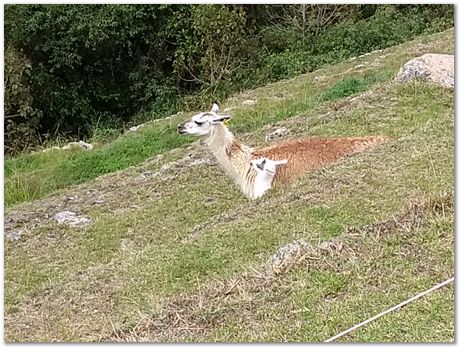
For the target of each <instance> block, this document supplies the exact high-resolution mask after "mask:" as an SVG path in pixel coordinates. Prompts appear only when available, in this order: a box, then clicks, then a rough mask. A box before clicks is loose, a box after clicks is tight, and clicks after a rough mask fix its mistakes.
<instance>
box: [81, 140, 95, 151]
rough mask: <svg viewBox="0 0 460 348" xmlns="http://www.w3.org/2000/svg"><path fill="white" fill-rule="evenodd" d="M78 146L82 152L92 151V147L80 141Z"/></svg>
mask: <svg viewBox="0 0 460 348" xmlns="http://www.w3.org/2000/svg"><path fill="white" fill-rule="evenodd" d="M78 145H80V147H81V148H82V149H84V150H92V149H93V145H91V144H90V143H85V142H84V141H82V140H80V141H79V142H78Z"/></svg>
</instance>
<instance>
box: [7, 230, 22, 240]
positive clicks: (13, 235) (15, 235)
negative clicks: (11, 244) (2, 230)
mask: <svg viewBox="0 0 460 348" xmlns="http://www.w3.org/2000/svg"><path fill="white" fill-rule="evenodd" d="M22 235H23V232H22V231H21V230H11V231H8V232H6V234H5V236H6V238H8V239H9V240H13V241H14V240H19V239H21V237H22Z"/></svg>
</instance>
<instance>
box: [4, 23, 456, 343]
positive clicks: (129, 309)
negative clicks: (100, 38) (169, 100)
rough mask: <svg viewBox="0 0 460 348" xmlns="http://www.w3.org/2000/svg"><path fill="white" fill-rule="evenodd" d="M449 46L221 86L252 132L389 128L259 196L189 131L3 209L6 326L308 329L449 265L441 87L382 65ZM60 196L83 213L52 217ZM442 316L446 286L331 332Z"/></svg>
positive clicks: (429, 281) (210, 334)
mask: <svg viewBox="0 0 460 348" xmlns="http://www.w3.org/2000/svg"><path fill="white" fill-rule="evenodd" d="M452 51H453V31H452V30H450V31H447V32H444V33H441V34H436V35H432V36H429V37H426V38H419V39H418V40H415V41H413V42H409V43H406V44H404V45H400V46H397V47H392V48H389V49H387V50H384V51H382V52H374V53H372V54H369V55H366V56H363V57H360V58H357V59H355V60H352V61H348V62H344V63H341V64H338V65H335V66H330V67H327V68H325V69H321V70H319V71H316V72H314V73H312V74H308V75H303V76H299V77H297V78H295V79H293V80H288V81H283V82H280V83H277V84H273V85H270V86H266V87H264V88H260V89H257V90H254V91H248V92H247V93H244V94H242V95H240V96H236V97H235V98H233V99H231V100H228V101H227V102H226V103H225V105H222V109H224V108H230V107H234V109H232V110H231V111H229V112H231V113H232V115H234V119H233V120H232V122H233V123H232V124H231V125H230V126H231V127H232V130H234V131H235V132H236V133H237V134H238V135H239V136H241V137H242V139H243V140H244V141H246V142H248V143H250V144H251V145H254V146H259V145H263V144H264V143H265V135H266V133H268V132H269V131H270V130H272V128H276V127H282V126H283V127H286V128H287V129H288V130H289V131H290V135H288V137H293V138H294V137H299V136H363V135H371V134H382V135H386V136H389V137H391V139H392V140H391V141H389V142H387V143H385V144H383V145H382V146H380V147H378V148H376V149H375V150H373V151H366V152H363V153H361V154H359V155H356V156H351V157H346V158H344V159H343V160H340V161H339V162H337V163H336V164H335V165H333V166H331V167H328V168H323V169H320V170H317V171H315V172H312V173H311V174H310V175H308V176H306V177H305V178H302V179H299V180H298V181H296V182H294V183H293V184H292V185H289V186H286V187H283V188H279V189H276V190H273V191H272V192H270V193H269V194H268V195H267V196H264V198H263V199H262V200H259V201H256V202H250V201H248V200H246V199H245V198H244V197H243V196H242V195H241V194H240V192H239V191H238V190H237V189H236V188H235V187H234V186H233V184H232V183H231V181H230V180H229V179H228V178H227V177H226V176H225V175H224V174H223V172H222V171H221V170H220V169H219V168H218V167H217V166H216V165H215V162H214V160H213V159H212V158H210V156H209V154H208V153H207V151H206V149H205V148H204V147H202V145H201V144H200V143H199V142H194V143H192V144H190V145H187V146H183V147H179V148H177V149H174V150H172V151H167V152H163V153H161V154H158V155H157V156H155V157H152V158H150V159H149V160H147V161H145V162H143V163H141V164H139V165H136V166H134V167H130V168H128V169H126V170H123V171H119V172H115V173H111V174H107V175H105V176H100V177H98V178H97V179H95V180H91V181H88V182H86V183H84V184H80V185H77V186H70V187H66V188H63V189H60V190H58V191H56V192H55V193H54V194H53V195H51V196H47V197H45V198H43V199H40V200H35V201H31V202H27V203H22V204H18V205H15V206H13V207H11V208H9V209H7V211H6V215H5V232H6V234H8V233H9V234H10V237H7V238H5V249H4V251H5V285H4V289H5V337H6V340H7V341H48V340H59V341H97V340H127V341H131V340H142V341H145V340H146V341H151V340H169V341H176V340H181V341H182V340H184V341H204V340H212V341H215V340H217V341H228V340H230V341H284V340H289V341H321V340H324V339H327V338H328V337H330V336H332V335H334V334H336V333H337V332H339V331H341V330H343V329H345V328H347V327H349V326H352V325H353V324H355V323H357V322H359V321H361V320H364V319H366V318H368V317H370V316H372V315H374V314H376V313H377V312H379V311H381V310H383V309H386V308H388V307H390V306H391V305H393V304H395V303H397V302H399V301H402V300H404V299H406V298H407V297H409V296H411V295H413V294H415V293H417V292H419V291H422V290H424V289H426V288H428V287H430V286H431V285H433V284H435V283H436V282H438V281H442V280H444V279H446V278H448V277H450V276H452V275H453V260H454V259H453V241H454V230H453V221H454V220H453V216H454V214H453V188H454V177H453V169H454V131H453V122H454V118H453V112H454V109H453V105H454V104H453V93H452V91H449V90H446V89H443V88H441V87H437V86H434V85H429V84H426V83H421V82H413V83H409V84H407V85H399V84H395V83H393V82H392V81H391V79H392V77H393V76H394V74H395V73H396V72H397V71H398V69H399V67H401V66H402V65H403V64H404V63H405V61H407V60H408V59H409V58H412V57H415V56H418V55H420V54H422V53H425V52H443V53H451V52H452ZM356 81H357V82H356ZM350 86H352V87H350ZM360 92H364V93H361V94H358V93H360ZM344 96H345V97H344ZM247 99H251V100H257V104H256V105H254V106H243V105H242V101H244V100H247ZM185 116H186V115H178V116H175V117H174V118H172V119H170V120H167V121H163V122H165V124H166V122H170V123H171V127H170V129H171V131H174V128H175V127H174V126H175V125H176V124H177V123H178V122H179V121H180V120H182V119H183V118H184V117H185ZM157 126H158V125H155V124H152V125H149V126H148V127H157ZM146 127H147V126H146ZM166 129H167V128H166ZM143 132H145V133H143ZM148 134H149V130H148V129H147V130H142V129H141V130H140V133H139V134H138V135H136V136H139V137H142V136H147V135H148ZM101 153H103V152H101ZM45 170H46V169H45ZM76 170H77V169H76ZM27 174H28V175H31V176H33V175H34V173H27ZM50 178H52V177H48V179H50ZM65 210H69V211H73V212H76V213H78V214H82V215H86V216H88V217H89V218H91V220H92V222H91V224H89V225H88V226H83V227H72V226H67V225H65V224H58V223H57V222H55V221H54V220H53V217H54V215H55V214H56V213H58V212H60V211H65ZM13 232H15V234H12V233H13ZM11 236H18V238H16V237H14V238H13V237H11ZM10 238H11V239H10ZM295 240H302V241H303V243H301V245H302V248H300V249H298V252H296V253H295V254H294V256H292V257H291V258H290V259H289V260H288V261H286V264H284V265H281V266H280V265H279V263H278V262H275V263H276V265H275V264H274V261H273V260H272V258H271V256H272V255H274V254H276V253H277V250H279V248H280V247H282V246H284V245H290V243H292V241H295ZM275 266H276V267H275ZM453 332H454V315H453V287H452V286H451V287H449V288H446V289H443V290H440V291H439V292H437V293H436V294H433V295H432V296H430V297H427V298H425V299H422V300H420V301H419V302H417V303H416V304H414V305H411V306H409V307H407V308H404V309H403V310H401V311H400V312H398V313H395V314H393V315H391V316H388V317H385V318H384V319H382V320H380V321H378V322H376V323H374V324H373V325H370V326H368V327H366V328H363V329H362V330H360V331H357V332H356V333H355V334H353V335H350V336H347V337H345V338H344V340H351V341H395V340H396V341H452V340H453V337H454V336H453Z"/></svg>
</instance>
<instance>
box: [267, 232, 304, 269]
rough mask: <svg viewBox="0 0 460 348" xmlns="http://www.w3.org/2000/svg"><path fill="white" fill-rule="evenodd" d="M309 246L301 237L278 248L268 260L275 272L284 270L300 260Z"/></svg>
mask: <svg viewBox="0 0 460 348" xmlns="http://www.w3.org/2000/svg"><path fill="white" fill-rule="evenodd" d="M308 248H311V246H310V244H308V243H307V242H306V241H305V240H303V239H298V240H295V241H293V242H291V243H289V244H286V245H284V246H282V247H281V248H279V249H278V250H277V251H276V252H275V254H274V255H272V257H271V258H270V260H269V261H268V264H269V265H270V266H271V268H272V270H273V272H274V273H275V274H279V273H282V272H285V271H286V270H288V269H290V268H291V267H292V266H293V265H294V264H296V263H297V262H299V261H300V259H301V258H302V255H303V254H304V252H305V251H306V250H307V249H308Z"/></svg>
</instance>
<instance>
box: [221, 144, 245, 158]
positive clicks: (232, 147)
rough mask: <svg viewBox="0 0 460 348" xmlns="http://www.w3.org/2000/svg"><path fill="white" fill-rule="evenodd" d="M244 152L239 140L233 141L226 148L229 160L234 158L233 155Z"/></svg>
mask: <svg viewBox="0 0 460 348" xmlns="http://www.w3.org/2000/svg"><path fill="white" fill-rule="evenodd" d="M239 151H242V148H241V143H240V142H239V141H238V140H233V141H232V142H231V143H230V144H229V145H228V146H227V147H226V148H225V153H226V154H227V156H228V158H232V155H233V154H235V153H236V152H239Z"/></svg>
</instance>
